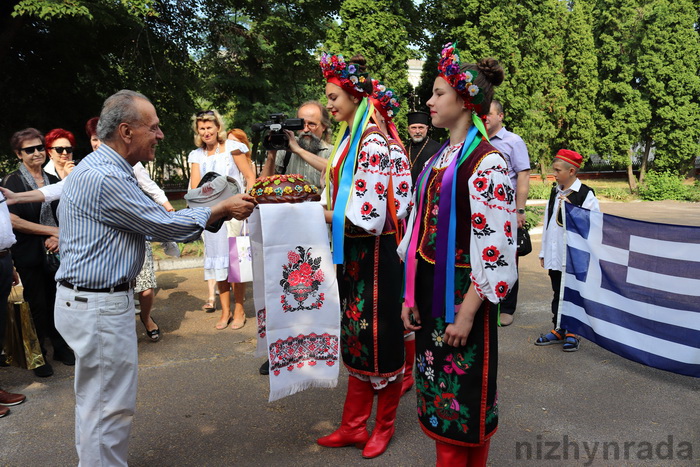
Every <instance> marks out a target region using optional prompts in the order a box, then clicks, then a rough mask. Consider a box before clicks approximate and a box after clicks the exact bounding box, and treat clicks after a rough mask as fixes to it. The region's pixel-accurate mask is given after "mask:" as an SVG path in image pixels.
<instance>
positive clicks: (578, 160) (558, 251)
mask: <svg viewBox="0 0 700 467" xmlns="http://www.w3.org/2000/svg"><path fill="white" fill-rule="evenodd" d="M582 163H583V157H581V155H580V154H579V153H577V152H575V151H571V150H569V149H560V150H559V152H557V155H556V156H554V161H553V162H552V169H553V171H554V178H555V179H556V180H557V182H556V184H555V186H553V187H552V193H551V194H550V196H549V203H547V207H546V208H545V210H544V232H543V234H542V249H541V250H540V264H541V265H542V267H543V268H545V269H547V270H548V272H549V278H550V280H551V281H552V290H553V291H554V297H553V298H552V322H553V323H554V328H553V329H552V330H551V331H549V332H548V333H547V334H542V335H540V337H539V338H538V339H537V340H536V341H535V345H551V344H562V343H563V344H564V352H575V351H577V350H578V346H579V339H578V337H577V336H576V335H574V334H572V333H568V332H566V329H560V328H557V327H556V326H557V314H558V311H559V294H560V287H561V274H562V271H563V269H564V266H563V263H564V258H565V254H566V240H565V239H564V222H563V217H562V216H563V213H562V211H563V210H564V205H563V204H562V203H564V202H567V203H573V204H574V205H576V206H581V207H583V208H586V209H588V210H591V211H600V207H599V206H598V199H597V198H596V197H595V192H594V191H593V189H592V188H590V187H588V186H586V185H584V184H583V183H581V181H580V180H579V179H578V178H577V177H576V174H577V173H578V170H579V169H580V168H581V164H582Z"/></svg>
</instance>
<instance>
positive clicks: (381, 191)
mask: <svg viewBox="0 0 700 467" xmlns="http://www.w3.org/2000/svg"><path fill="white" fill-rule="evenodd" d="M374 191H376V192H377V194H378V195H383V194H384V191H386V188H384V184H383V183H382V182H377V184H376V185H374Z"/></svg>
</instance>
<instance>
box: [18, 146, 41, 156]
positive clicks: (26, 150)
mask: <svg viewBox="0 0 700 467" xmlns="http://www.w3.org/2000/svg"><path fill="white" fill-rule="evenodd" d="M44 149H45V148H44V145H43V144H37V145H36V146H27V147H26V148H22V151H24V153H25V154H26V155H30V154H34V151H39V152H44Z"/></svg>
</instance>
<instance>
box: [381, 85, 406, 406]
mask: <svg viewBox="0 0 700 467" xmlns="http://www.w3.org/2000/svg"><path fill="white" fill-rule="evenodd" d="M372 84H373V87H374V92H373V93H372V96H371V97H370V101H371V102H372V105H374V116H373V117H372V119H373V120H374V121H375V123H376V124H377V126H378V127H379V129H380V130H381V131H382V133H384V136H386V139H387V141H388V142H389V154H390V156H391V161H392V166H393V167H394V170H395V174H399V176H400V177H401V181H400V182H399V184H398V186H397V187H396V188H397V190H396V193H397V195H400V197H399V196H397V199H396V209H397V212H396V215H397V217H398V218H399V219H403V218H405V217H406V215H407V212H408V208H409V205H410V203H409V202H408V198H409V196H410V192H411V166H410V163H409V161H408V155H407V152H406V148H405V147H404V145H403V143H402V142H401V138H400V137H399V131H398V130H397V129H396V125H395V124H394V117H395V116H396V113H397V112H398V111H399V108H400V106H401V104H400V102H399V99H398V97H397V96H396V92H395V91H394V90H393V89H391V88H387V87H386V86H385V85H384V84H383V83H382V82H380V81H377V80H374V79H373V80H372ZM395 180H396V179H395ZM402 224H403V223H402ZM404 230H405V228H404V226H403V225H402V228H401V229H400V233H401V234H403V232H404ZM397 233H399V232H397ZM415 337H416V336H415V333H414V332H412V331H406V332H405V333H404V340H403V343H404V350H405V352H406V363H405V366H404V373H403V383H402V384H403V388H402V389H401V395H404V394H406V393H407V392H408V390H409V389H411V387H412V386H413V365H414V361H415V357H416V340H415Z"/></svg>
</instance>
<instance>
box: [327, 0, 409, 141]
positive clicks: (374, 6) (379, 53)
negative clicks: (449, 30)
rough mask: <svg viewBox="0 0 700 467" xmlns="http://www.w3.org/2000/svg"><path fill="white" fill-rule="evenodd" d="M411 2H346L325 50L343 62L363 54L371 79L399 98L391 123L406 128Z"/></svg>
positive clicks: (329, 34) (373, 0)
mask: <svg viewBox="0 0 700 467" xmlns="http://www.w3.org/2000/svg"><path fill="white" fill-rule="evenodd" d="M416 14H417V12H416V10H415V7H414V5H413V2H411V1H406V0H402V1H390V0H345V1H344V2H343V3H342V6H341V8H340V20H341V22H340V24H339V25H336V26H335V27H334V28H332V29H331V30H330V31H329V32H328V38H327V40H326V47H327V49H329V50H330V51H331V52H334V53H341V54H343V55H344V56H345V59H346V60H348V59H350V58H351V57H352V56H353V55H355V54H362V55H363V56H364V57H365V58H366V59H367V65H368V71H369V74H370V76H371V77H372V78H375V79H378V80H380V81H382V82H384V83H385V84H386V85H387V86H388V87H390V88H393V89H394V90H395V91H396V94H397V95H399V96H401V97H402V100H403V102H402V111H401V112H400V113H399V114H398V116H397V117H396V118H395V120H394V123H396V126H397V127H398V128H399V129H403V128H405V127H406V111H405V108H406V106H407V104H408V101H407V98H408V96H409V90H411V89H410V85H409V83H408V65H407V61H408V60H409V59H410V58H415V56H416V54H415V53H414V52H412V51H411V50H410V49H409V47H408V46H409V43H410V42H411V39H412V38H411V36H410V31H412V30H413V31H414V30H415V29H412V26H411V24H412V22H411V19H412V18H415V17H416Z"/></svg>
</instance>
